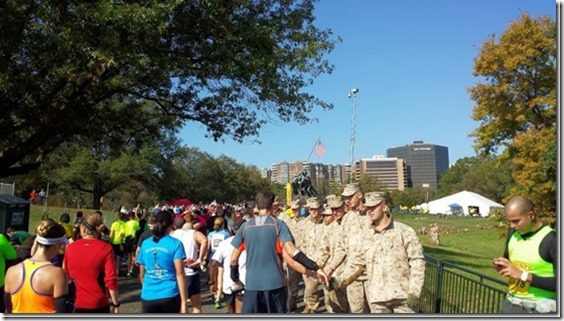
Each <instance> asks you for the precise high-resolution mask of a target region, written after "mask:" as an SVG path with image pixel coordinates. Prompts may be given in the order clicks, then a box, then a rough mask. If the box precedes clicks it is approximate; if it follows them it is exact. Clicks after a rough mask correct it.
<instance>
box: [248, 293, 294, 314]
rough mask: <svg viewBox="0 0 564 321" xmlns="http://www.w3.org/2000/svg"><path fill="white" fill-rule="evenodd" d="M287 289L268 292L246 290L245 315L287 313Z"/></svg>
mask: <svg viewBox="0 0 564 321" xmlns="http://www.w3.org/2000/svg"><path fill="white" fill-rule="evenodd" d="M287 297H288V295H287V291H286V287H281V288H279V289H275V290H268V291H253V290H249V289H245V295H244V296H243V311H242V312H243V313H286V312H288V307H287V302H286V301H287Z"/></svg>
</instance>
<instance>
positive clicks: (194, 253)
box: [171, 229, 200, 275]
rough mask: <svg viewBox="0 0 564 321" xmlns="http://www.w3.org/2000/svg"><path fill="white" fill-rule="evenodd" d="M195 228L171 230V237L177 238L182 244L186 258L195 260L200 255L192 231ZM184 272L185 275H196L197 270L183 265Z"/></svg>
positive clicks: (193, 231)
mask: <svg viewBox="0 0 564 321" xmlns="http://www.w3.org/2000/svg"><path fill="white" fill-rule="evenodd" d="M195 232H196V231H195V230H183V229H178V230H174V231H173V232H172V234H171V235H172V237H174V238H176V239H178V240H179V241H180V242H182V245H184V251H185V252H186V260H187V261H188V260H192V261H196V260H197V259H198V256H199V255H200V247H199V246H198V245H197V244H196V241H195V240H194V233H195ZM184 274H186V275H196V274H198V271H197V270H195V269H192V268H189V267H187V266H186V264H185V265H184Z"/></svg>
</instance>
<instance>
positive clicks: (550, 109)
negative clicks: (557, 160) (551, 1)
mask: <svg viewBox="0 0 564 321" xmlns="http://www.w3.org/2000/svg"><path fill="white" fill-rule="evenodd" d="M556 35H557V31H556V24H555V22H554V21H553V20H552V19H551V18H549V17H539V18H536V19H535V18H532V17H530V16H529V15H528V14H523V15H522V16H521V17H520V19H518V20H516V21H513V22H512V23H511V25H510V26H509V28H508V29H507V30H506V31H505V32H504V33H503V34H502V35H501V36H500V37H499V38H498V39H496V37H494V36H492V37H490V38H488V39H487V40H486V41H485V42H484V43H483V44H482V47H481V49H480V53H479V55H478V57H477V58H476V59H475V63H474V75H475V76H477V77H481V79H483V81H482V82H480V83H478V84H476V85H474V86H472V87H471V88H470V89H469V92H470V96H471V98H472V99H473V100H474V101H475V106H474V110H473V115H472V117H473V119H474V120H476V121H479V122H480V125H479V126H478V128H477V129H476V130H475V131H474V133H473V136H474V137H475V142H476V146H475V147H476V149H477V150H478V151H479V152H481V153H484V154H489V153H492V152H495V151H496V150H497V149H498V148H500V147H502V148H504V150H503V153H502V154H501V155H502V157H505V158H506V159H508V160H511V162H512V163H513V165H514V166H515V167H514V172H513V178H514V180H515V186H514V188H513V189H512V190H511V193H510V195H508V196H507V197H510V196H512V195H515V194H525V195H527V196H528V197H530V198H531V199H532V201H533V202H534V203H535V205H536V206H537V210H538V212H539V214H541V215H547V216H549V217H554V215H555V213H556V211H555V209H556V193H554V187H555V182H556V176H553V177H546V176H545V174H546V173H547V172H546V169H547V168H550V167H551V166H553V165H552V164H549V163H548V162H552V161H553V159H551V158H548V159H547V158H543V156H544V155H545V154H544V153H543V151H545V150H549V149H550V148H552V147H551V146H552V145H553V144H555V142H556V130H555V128H556V77H557V75H556V57H557V48H556ZM547 179H548V181H547Z"/></svg>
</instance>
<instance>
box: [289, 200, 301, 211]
mask: <svg viewBox="0 0 564 321" xmlns="http://www.w3.org/2000/svg"><path fill="white" fill-rule="evenodd" d="M300 207H301V204H300V200H299V199H298V200H293V201H292V206H291V208H292V209H293V210H297V209H298V208H300Z"/></svg>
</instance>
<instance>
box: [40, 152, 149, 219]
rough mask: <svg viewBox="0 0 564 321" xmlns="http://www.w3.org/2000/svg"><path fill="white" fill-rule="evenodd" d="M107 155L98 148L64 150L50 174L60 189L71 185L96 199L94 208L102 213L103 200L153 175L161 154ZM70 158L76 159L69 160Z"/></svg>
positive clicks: (93, 200) (127, 153)
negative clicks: (134, 182)
mask: <svg viewBox="0 0 564 321" xmlns="http://www.w3.org/2000/svg"><path fill="white" fill-rule="evenodd" d="M105 152H106V151H105V150H104V149H103V148H96V147H93V148H81V147H79V146H72V147H70V146H69V147H68V148H63V149H62V150H61V151H60V153H61V154H58V156H59V157H55V159H53V161H56V163H57V165H56V168H54V169H53V170H51V171H50V172H51V174H50V177H51V179H53V180H54V182H55V183H56V184H57V185H68V186H70V187H71V188H72V189H74V190H76V191H79V192H84V193H88V194H90V195H92V208H94V209H99V208H100V198H101V197H103V196H104V195H106V194H107V193H109V192H111V191H113V190H114V189H116V188H118V187H119V186H121V185H123V184H125V183H127V182H129V181H131V180H134V179H141V178H142V177H143V176H145V175H147V174H151V169H152V163H153V159H155V158H157V157H158V156H159V153H158V150H157V149H155V148H154V147H152V146H146V147H144V148H141V149H139V150H135V149H132V148H128V149H124V150H121V151H120V152H113V153H108V154H106V153H105ZM53 155H54V154H53ZM68 155H73V156H72V157H70V158H69V157H68ZM51 164H54V163H52V162H51Z"/></svg>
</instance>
